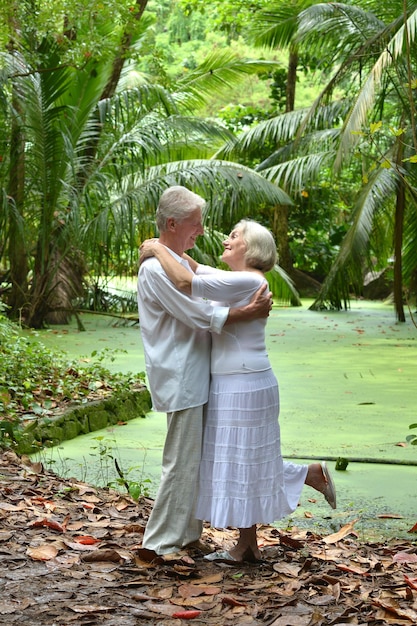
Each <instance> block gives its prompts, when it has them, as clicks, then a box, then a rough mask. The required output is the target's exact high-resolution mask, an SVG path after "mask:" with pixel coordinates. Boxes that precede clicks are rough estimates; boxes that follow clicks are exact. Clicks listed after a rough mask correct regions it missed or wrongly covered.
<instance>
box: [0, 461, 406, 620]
mask: <svg viewBox="0 0 417 626" xmlns="http://www.w3.org/2000/svg"><path fill="white" fill-rule="evenodd" d="M0 493H1V499H0V555H1V561H0V624H7V625H8V626H14V625H17V624H19V626H20V625H25V624H28V625H32V624H33V625H34V624H36V625H40V626H51V624H54V625H56V626H64V625H67V624H72V625H76V626H82V625H101V624H103V625H105V626H113V625H118V626H120V625H121V624H123V626H133V625H135V626H137V625H138V624H147V625H149V626H152V625H158V626H175V625H179V624H181V623H189V622H191V621H192V623H193V624H196V625H198V624H205V625H208V626H210V625H211V626H219V625H220V624H221V625H226V626H256V625H267V626H313V625H322V624H329V625H333V624H339V625H340V626H342V625H343V624H356V625H363V624H368V625H371V626H377V625H387V624H389V625H407V626H408V625H411V624H416V623H417V545H416V541H415V539H414V538H413V537H412V536H411V535H410V541H406V540H404V539H395V538H391V539H390V540H387V541H386V542H385V543H381V542H379V543H366V542H364V541H359V539H358V537H357V535H356V533H355V521H351V522H349V523H347V524H345V525H343V526H342V527H341V528H340V529H339V531H337V532H336V533H333V534H331V535H327V536H321V535H318V534H317V533H314V532H310V531H309V530H306V529H302V530H301V529H297V528H292V529H291V531H290V530H286V531H283V530H280V529H278V528H275V527H274V526H262V527H260V529H259V537H260V542H261V546H262V555H263V560H262V562H260V563H255V564H250V563H245V564H240V563H236V564H228V563H220V562H219V563H216V562H210V561H206V560H204V554H203V552H202V551H201V550H200V549H199V548H198V547H193V548H190V549H189V550H182V551H181V552H179V553H177V554H175V555H166V556H163V557H156V558H155V555H154V554H153V553H152V552H150V551H149V550H145V549H143V548H142V547H141V540H142V535H143V531H144V528H145V525H146V520H147V518H148V516H149V513H150V510H151V508H152V504H153V502H152V500H151V499H149V498H142V499H141V500H140V501H139V502H135V501H134V500H133V499H132V498H130V496H127V495H124V494H122V493H120V492H118V491H115V490H111V489H103V488H96V487H93V486H91V485H88V484H86V483H83V482H80V481H78V480H76V479H71V478H65V479H63V478H60V477H59V476H57V475H56V474H54V473H52V472H50V471H48V470H46V469H44V467H43V466H42V464H40V463H33V462H31V460H30V459H29V458H25V457H18V456H17V455H15V454H14V453H13V452H10V451H4V452H2V453H0ZM235 538H236V531H235V530H233V529H214V528H210V527H209V526H208V525H205V529H204V533H203V537H202V539H203V541H204V543H205V544H206V547H208V548H209V549H211V550H217V549H219V548H223V549H224V548H226V549H227V548H230V547H231V546H232V545H233V542H234V540H235Z"/></svg>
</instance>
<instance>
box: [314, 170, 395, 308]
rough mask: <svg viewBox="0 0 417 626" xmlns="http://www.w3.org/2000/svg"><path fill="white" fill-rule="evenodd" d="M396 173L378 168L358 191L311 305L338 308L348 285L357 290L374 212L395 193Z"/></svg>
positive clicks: (381, 207)
mask: <svg viewBox="0 0 417 626" xmlns="http://www.w3.org/2000/svg"><path fill="white" fill-rule="evenodd" d="M397 183H398V175H397V174H396V172H395V171H394V170H388V169H384V168H380V169H378V170H377V171H376V172H374V174H373V175H372V177H371V178H370V180H369V182H368V183H367V184H366V186H365V187H364V189H363V191H362V193H361V194H360V196H359V198H358V201H357V203H356V206H355V209H354V216H353V221H352V224H351V226H350V228H349V230H348V232H347V233H346V236H345V238H344V239H343V242H342V244H341V246H340V250H339V253H338V255H337V258H336V260H335V262H334V263H333V265H332V267H331V269H330V272H329V274H328V275H327V277H326V280H325V281H324V283H323V286H322V288H321V290H320V293H319V295H318V297H317V298H316V300H315V301H314V302H313V304H312V306H311V309H313V310H317V309H321V308H323V307H326V306H327V304H328V303H330V306H331V307H334V308H336V309H341V308H342V301H344V303H345V308H346V303H347V302H348V301H349V297H350V289H351V288H352V287H353V288H354V289H355V290H356V291H357V292H358V293H360V290H361V287H362V269H363V265H362V264H363V260H364V257H365V255H366V252H367V250H368V242H369V238H370V236H371V233H372V229H373V224H374V218H375V214H376V213H377V212H379V211H381V210H383V207H386V206H387V202H388V200H389V198H390V197H392V195H393V194H394V193H395V190H396V186H397Z"/></svg>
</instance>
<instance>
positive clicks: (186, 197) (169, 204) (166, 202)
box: [156, 185, 206, 232]
mask: <svg viewBox="0 0 417 626" xmlns="http://www.w3.org/2000/svg"><path fill="white" fill-rule="evenodd" d="M205 205H206V201H205V200H204V199H203V198H202V197H201V196H198V195H197V194H196V193H194V192H193V191H190V190H189V189H187V188H186V187H181V185H175V186H173V187H168V189H165V191H164V192H163V194H162V196H161V197H160V199H159V204H158V208H157V209H156V225H157V227H158V230H159V232H164V231H165V230H166V227H167V219H168V218H170V217H172V218H174V219H175V220H176V221H177V222H182V221H183V220H184V219H186V218H187V217H188V216H189V214H190V213H192V212H193V211H195V210H196V209H201V210H202V211H203V209H204V207H205Z"/></svg>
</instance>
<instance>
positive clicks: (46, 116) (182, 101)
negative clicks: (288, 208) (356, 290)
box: [0, 13, 291, 328]
mask: <svg viewBox="0 0 417 626" xmlns="http://www.w3.org/2000/svg"><path fill="white" fill-rule="evenodd" d="M140 15H142V13H140ZM107 27H110V24H108V25H106V24H101V28H102V29H103V30H106V28H107ZM32 43H33V42H32ZM130 43H131V41H130V40H129V38H126V36H125V33H124V32H123V31H121V33H120V46H119V47H116V52H115V57H113V58H111V57H108V56H104V58H101V57H100V58H99V59H97V58H96V57H94V56H91V57H90V56H88V57H87V58H86V59H85V60H84V63H83V65H82V66H81V67H74V66H73V65H72V64H65V63H63V62H62V59H63V51H65V50H66V47H65V46H63V45H62V41H58V42H57V41H56V40H55V39H54V38H52V37H50V36H45V37H43V39H42V40H41V41H40V42H37V43H36V55H32V54H29V55H27V54H25V52H24V50H25V47H24V46H21V47H19V46H17V45H16V46H14V48H13V50H11V51H9V52H8V53H5V54H4V55H3V63H4V67H5V68H6V72H5V73H4V75H3V77H2V78H3V84H2V89H0V93H1V94H2V95H4V101H5V103H6V104H9V101H8V98H7V92H8V89H9V86H10V85H12V88H13V101H11V102H10V104H11V103H13V106H10V107H8V108H6V109H5V111H6V113H5V117H4V118H3V124H4V127H5V128H8V129H15V130H14V135H13V137H15V139H14V140H13V142H12V144H11V151H10V154H9V155H8V165H9V172H10V178H9V181H8V184H7V194H6V196H5V197H6V198H7V202H6V203H5V204H3V205H2V206H3V212H2V216H1V218H0V220H1V221H4V220H6V219H8V223H9V228H8V230H7V231H6V232H5V233H2V235H1V238H2V246H3V249H4V250H6V248H5V244H7V242H9V251H10V255H9V258H8V262H9V266H10V272H9V279H10V281H11V284H12V287H11V291H10V299H9V303H10V305H11V306H12V311H11V313H12V315H15V316H17V315H20V316H21V317H22V318H23V319H24V321H25V322H26V323H27V324H28V325H29V326H32V327H37V328H39V327H42V326H43V324H44V323H45V320H47V319H48V318H49V319H50V315H51V313H52V312H56V311H60V310H61V311H63V312H64V313H66V314H67V313H68V310H69V311H71V307H72V301H73V300H74V297H75V296H77V295H78V294H79V293H80V289H81V287H82V280H81V279H82V277H83V276H84V275H85V273H86V271H87V267H88V270H89V271H90V272H94V273H96V274H97V275H100V274H101V273H109V272H114V273H117V272H121V271H127V269H128V268H129V269H130V270H131V268H132V267H134V265H135V262H136V258H135V255H136V248H137V243H138V241H137V238H138V231H142V233H145V234H148V233H149V232H150V228H151V222H152V221H153V210H154V207H155V205H156V202H157V198H158V197H159V195H160V193H161V192H162V190H163V189H164V188H165V187H166V186H167V185H170V184H172V183H174V182H175V183H183V184H187V185H190V186H192V187H193V188H194V189H195V190H196V191H201V192H202V193H204V195H205V196H206V197H207V198H208V199H209V201H210V204H209V206H210V216H209V223H210V225H211V226H212V227H213V228H219V226H220V223H221V220H222V216H224V214H225V212H226V211H227V212H228V215H229V217H230V219H232V218H233V219H234V220H237V219H239V217H240V216H241V215H242V214H244V215H247V214H248V213H250V211H251V210H252V208H253V207H254V206H259V205H265V204H271V203H272V204H274V205H276V204H279V203H283V202H285V203H289V202H291V201H290V199H289V197H288V196H287V194H285V193H284V192H283V191H282V190H281V189H279V187H277V186H276V185H275V183H271V182H270V181H267V180H266V179H265V178H264V177H262V176H261V175H260V174H257V173H256V172H254V171H252V170H250V169H249V168H245V167H243V166H241V165H239V164H237V163H233V162H224V161H219V160H217V159H210V158H209V157H210V156H211V155H212V154H213V152H214V149H215V147H216V145H219V143H220V142H224V141H225V139H226V138H228V137H230V134H229V133H227V132H226V131H225V130H224V129H223V128H219V127H218V126H216V125H215V124H213V123H208V122H205V121H204V120H199V119H198V118H196V117H194V116H191V115H190V112H192V111H193V108H194V107H195V105H196V103H198V102H201V101H203V99H204V95H205V94H206V93H209V92H212V91H213V90H216V89H220V88H222V87H223V86H225V85H228V84H229V82H230V80H236V79H237V78H239V77H240V76H245V75H246V74H248V73H250V72H255V71H256V72H258V71H259V70H260V69H263V68H266V67H268V65H267V64H266V63H263V62H249V61H240V60H238V59H236V58H234V57H233V56H231V55H227V54H225V53H218V54H217V55H211V56H210V57H209V58H208V59H207V60H206V61H205V62H204V63H203V65H202V66H201V67H199V68H197V69H196V70H195V71H194V72H191V73H190V74H189V75H188V76H187V79H186V80H184V81H183V83H182V84H181V83H179V84H177V91H175V92H174V91H169V90H167V89H165V88H162V87H160V86H158V85H152V84H149V83H146V82H145V81H143V83H142V84H141V85H140V86H139V87H137V88H135V89H124V90H121V91H118V89H119V85H120V84H121V78H122V73H123V72H122V70H123V64H122V65H120V63H118V62H117V60H118V56H119V55H120V54H121V53H120V50H122V51H123V58H125V57H126V50H127V48H126V46H129V45H130ZM26 49H29V50H33V45H32V48H31V47H30V46H27V48H26ZM104 96H106V97H104ZM17 175H19V178H18V177H17ZM10 235H12V236H13V240H12V239H10ZM2 246H0V249H1V247H2ZM4 255H5V257H4V258H6V259H7V256H6V253H5V252H4ZM18 261H19V262H20V265H18ZM28 277H30V280H29V278H28ZM287 291H288V290H287ZM289 291H290V292H291V287H290V288H289Z"/></svg>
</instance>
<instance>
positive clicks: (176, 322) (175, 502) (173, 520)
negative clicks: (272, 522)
mask: <svg viewBox="0 0 417 626" xmlns="http://www.w3.org/2000/svg"><path fill="white" fill-rule="evenodd" d="M204 206H205V201H204V200H203V198H201V197H200V196H198V195H197V194H195V193H193V192H191V191H189V190H188V189H186V188H185V187H181V186H174V187H170V188H168V189H167V190H165V192H164V193H163V194H162V196H161V198H160V201H159V205H158V208H157V212H156V224H157V227H158V229H159V233H160V235H159V242H160V243H161V244H163V245H165V246H166V247H167V248H168V250H169V251H170V253H171V254H172V255H173V256H174V258H176V259H177V260H179V261H180V262H181V263H182V264H183V265H184V266H185V267H187V269H188V270H189V271H190V272H191V271H192V270H191V267H190V265H189V264H188V261H187V259H186V257H184V256H183V255H184V253H185V251H186V250H189V249H190V248H192V247H193V246H194V244H195V240H196V238H197V237H198V236H199V235H202V234H203V232H204V230H203V225H202V211H203V209H204ZM264 289H265V287H262V288H261V289H260V290H259V291H258V292H257V293H256V295H255V297H254V298H253V300H252V302H251V303H250V304H249V305H247V306H245V307H241V308H236V309H229V308H226V307H215V306H212V305H211V304H209V303H208V302H206V301H203V300H200V299H195V298H192V297H190V296H187V295H185V294H184V293H182V292H180V291H177V289H176V288H175V286H174V285H173V283H172V282H171V281H170V280H169V279H168V277H167V275H166V274H165V272H164V271H163V269H162V267H161V265H160V263H159V262H158V261H157V259H156V258H149V259H146V260H145V261H144V262H142V263H141V265H140V269H139V276H138V307H139V320H140V328H141V334H142V339H143V346H144V351H145V363H146V371H147V375H148V381H149V386H150V392H151V395H152V401H153V407H154V409H155V410H157V411H163V412H166V413H167V435H166V439H165V445H164V452H163V460H162V474H161V481H160V485H159V489H158V493H157V496H156V499H155V503H154V507H153V510H152V513H151V515H150V517H149V520H148V524H147V526H146V529H145V534H144V537H143V542H142V546H143V547H144V548H147V549H149V550H152V551H154V552H155V553H156V554H158V555H162V554H168V553H172V552H177V551H179V550H181V549H182V548H184V547H186V546H190V545H192V544H194V543H195V542H198V540H199V538H200V535H201V531H202V522H201V521H200V520H197V519H196V518H195V503H196V496H197V486H198V475H199V465H200V458H201V444H202V430H203V408H204V405H205V404H206V402H207V399H208V390H209V382H210V347H211V341H210V333H221V331H222V329H223V326H224V325H225V324H229V323H234V322H236V321H241V320H250V319H255V318H259V317H267V316H268V315H269V311H270V309H271V305H272V301H271V294H270V293H269V292H268V293H264Z"/></svg>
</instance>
